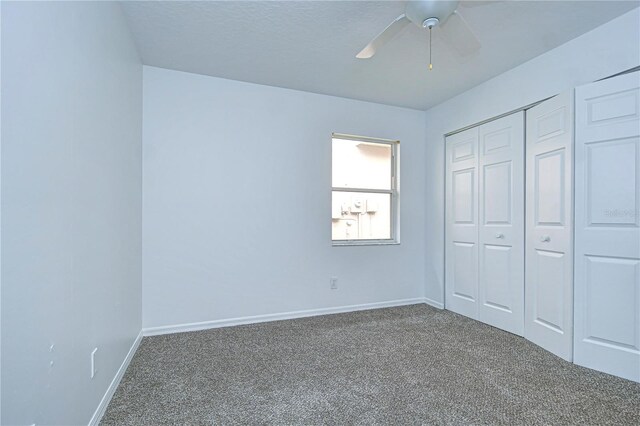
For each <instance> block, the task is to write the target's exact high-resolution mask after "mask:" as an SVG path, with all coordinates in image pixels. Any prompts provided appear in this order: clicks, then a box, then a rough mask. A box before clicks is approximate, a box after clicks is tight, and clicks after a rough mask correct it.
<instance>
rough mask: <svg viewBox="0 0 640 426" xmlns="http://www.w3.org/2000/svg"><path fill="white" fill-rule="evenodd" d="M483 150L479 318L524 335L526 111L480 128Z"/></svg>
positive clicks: (481, 162) (480, 195) (481, 154)
mask: <svg viewBox="0 0 640 426" xmlns="http://www.w3.org/2000/svg"><path fill="white" fill-rule="evenodd" d="M478 148H479V150H478V151H479V155H478V160H479V161H478V165H479V167H478V178H479V184H478V188H479V197H478V202H479V208H478V214H479V217H478V219H479V220H478V223H479V241H478V248H479V276H478V319H479V320H480V321H482V322H484V323H487V324H490V325H492V326H494V327H498V328H501V329H503V330H506V331H509V332H511V333H514V334H518V335H520V336H522V335H523V334H524V112H518V113H514V114H511V115H509V116H506V117H503V118H500V119H497V120H494V121H491V122H489V123H486V124H483V125H482V126H480V129H479V141H478Z"/></svg>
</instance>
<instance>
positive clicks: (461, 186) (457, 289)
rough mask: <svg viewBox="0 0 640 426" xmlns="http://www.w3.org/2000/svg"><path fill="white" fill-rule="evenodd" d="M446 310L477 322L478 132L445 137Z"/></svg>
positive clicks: (469, 131) (471, 130)
mask: <svg viewBox="0 0 640 426" xmlns="http://www.w3.org/2000/svg"><path fill="white" fill-rule="evenodd" d="M446 156H447V159H446V169H447V179H446V182H447V183H446V191H447V192H446V193H447V196H446V229H445V232H446V243H445V244H446V248H445V259H446V275H445V287H446V294H445V303H446V307H447V309H449V310H451V311H453V312H457V313H459V314H462V315H466V316H468V317H471V318H474V319H477V318H478V177H477V169H478V128H477V127H476V128H473V129H469V130H466V131H464V132H460V133H457V134H455V135H452V136H449V137H447V147H446Z"/></svg>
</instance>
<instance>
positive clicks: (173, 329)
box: [142, 297, 442, 336]
mask: <svg viewBox="0 0 640 426" xmlns="http://www.w3.org/2000/svg"><path fill="white" fill-rule="evenodd" d="M431 302H433V301H431ZM431 302H427V301H426V300H425V299H424V298H422V297H417V298H413V299H400V300H390V301H386V302H375V303H364V304H361V305H347V306H338V307H335V308H320V309H309V310H304V311H292V312H282V313H277V314H266V315H254V316H248V317H240V318H229V319H220V320H213V321H203V322H194V323H190V324H177V325H166V326H160V327H149V328H143V329H142V334H143V335H144V336H156V335H160V334H171V333H184V332H187V331H197V330H207V329H210V328H220V327H230V326H234V325H243V324H256V323H260V322H270V321H281V320H287V319H294V318H304V317H314V316H318V315H328V314H339V313H344V312H355V311H364V310H367V309H380V308H390V307H394V306H405V305H415V304H419V303H429V304H432V303H431ZM433 303H436V302H433ZM433 306H435V307H438V306H437V305H433ZM441 309H442V308H441Z"/></svg>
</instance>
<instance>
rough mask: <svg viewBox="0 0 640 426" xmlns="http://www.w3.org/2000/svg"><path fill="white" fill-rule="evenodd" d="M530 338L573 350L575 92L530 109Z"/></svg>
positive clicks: (561, 352)
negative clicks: (573, 95)
mask: <svg viewBox="0 0 640 426" xmlns="http://www.w3.org/2000/svg"><path fill="white" fill-rule="evenodd" d="M526 140H527V148H526V151H527V154H526V157H527V178H526V180H527V190H526V192H527V195H526V198H527V201H526V203H527V218H526V222H527V224H526V249H525V251H526V278H525V288H526V292H525V305H526V306H525V337H526V338H527V339H528V340H531V341H532V342H534V343H536V344H537V345H539V346H542V347H543V348H545V349H547V350H548V351H550V352H553V353H554V354H556V355H558V356H560V357H562V358H564V359H566V360H568V361H571V359H572V354H573V255H572V253H573V252H572V245H573V237H572V229H573V220H572V217H573V207H572V178H573V175H572V170H573V168H572V164H573V156H572V155H573V153H572V151H573V149H572V148H573V97H572V92H566V93H563V94H560V95H558V96H555V97H553V98H551V99H548V100H546V101H544V102H542V103H541V104H539V105H537V106H535V107H533V108H531V109H529V110H527V131H526Z"/></svg>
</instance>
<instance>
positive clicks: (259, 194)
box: [143, 67, 425, 327]
mask: <svg viewBox="0 0 640 426" xmlns="http://www.w3.org/2000/svg"><path fill="white" fill-rule="evenodd" d="M319 72H321V71H319ZM143 80H144V84H143V85H144V114H143V115H144V119H143V122H144V132H143V133H144V137H143V176H144V177H143V312H144V314H143V326H144V327H160V326H168V325H177V324H185V323H194V322H202V321H211V320H218V319H228V318H238V317H245V316H253V315H261V314H269V313H283V312H289V311H299V310H306V309H315V308H325V307H338V306H343V305H353V304H363V303H369V302H381V301H391V300H397V299H406V298H416V297H421V296H422V294H423V291H424V270H425V269H424V247H425V242H424V235H425V232H424V205H425V204H424V194H425V172H424V160H423V159H424V158H425V145H424V139H425V125H424V112H419V111H414V110H408V109H402V108H396V107H389V106H383V105H377V104H372V103H366V102H360V101H353V100H347V99H342V98H336V97H330V96H324V95H316V94H310V93H304V92H298V91H293V90H287V89H281V88H274V87H268V86H260V85H255V84H248V83H242V82H237V81H231V80H224V79H219V78H212V77H207V76H200V75H195V74H187V73H183V72H177V71H169V70H164V69H159V68H152V67H144V79H143ZM331 132H341V133H348V134H356V135H363V136H372V137H379V138H388V139H399V140H400V141H401V182H400V192H401V194H402V195H401V197H402V201H401V210H402V211H401V222H402V229H401V240H402V243H401V245H395V246H375V247H372V246H368V247H332V246H331ZM331 276H336V277H338V279H339V281H338V285H339V288H338V290H331V289H330V286H329V280H330V277H331Z"/></svg>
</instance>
